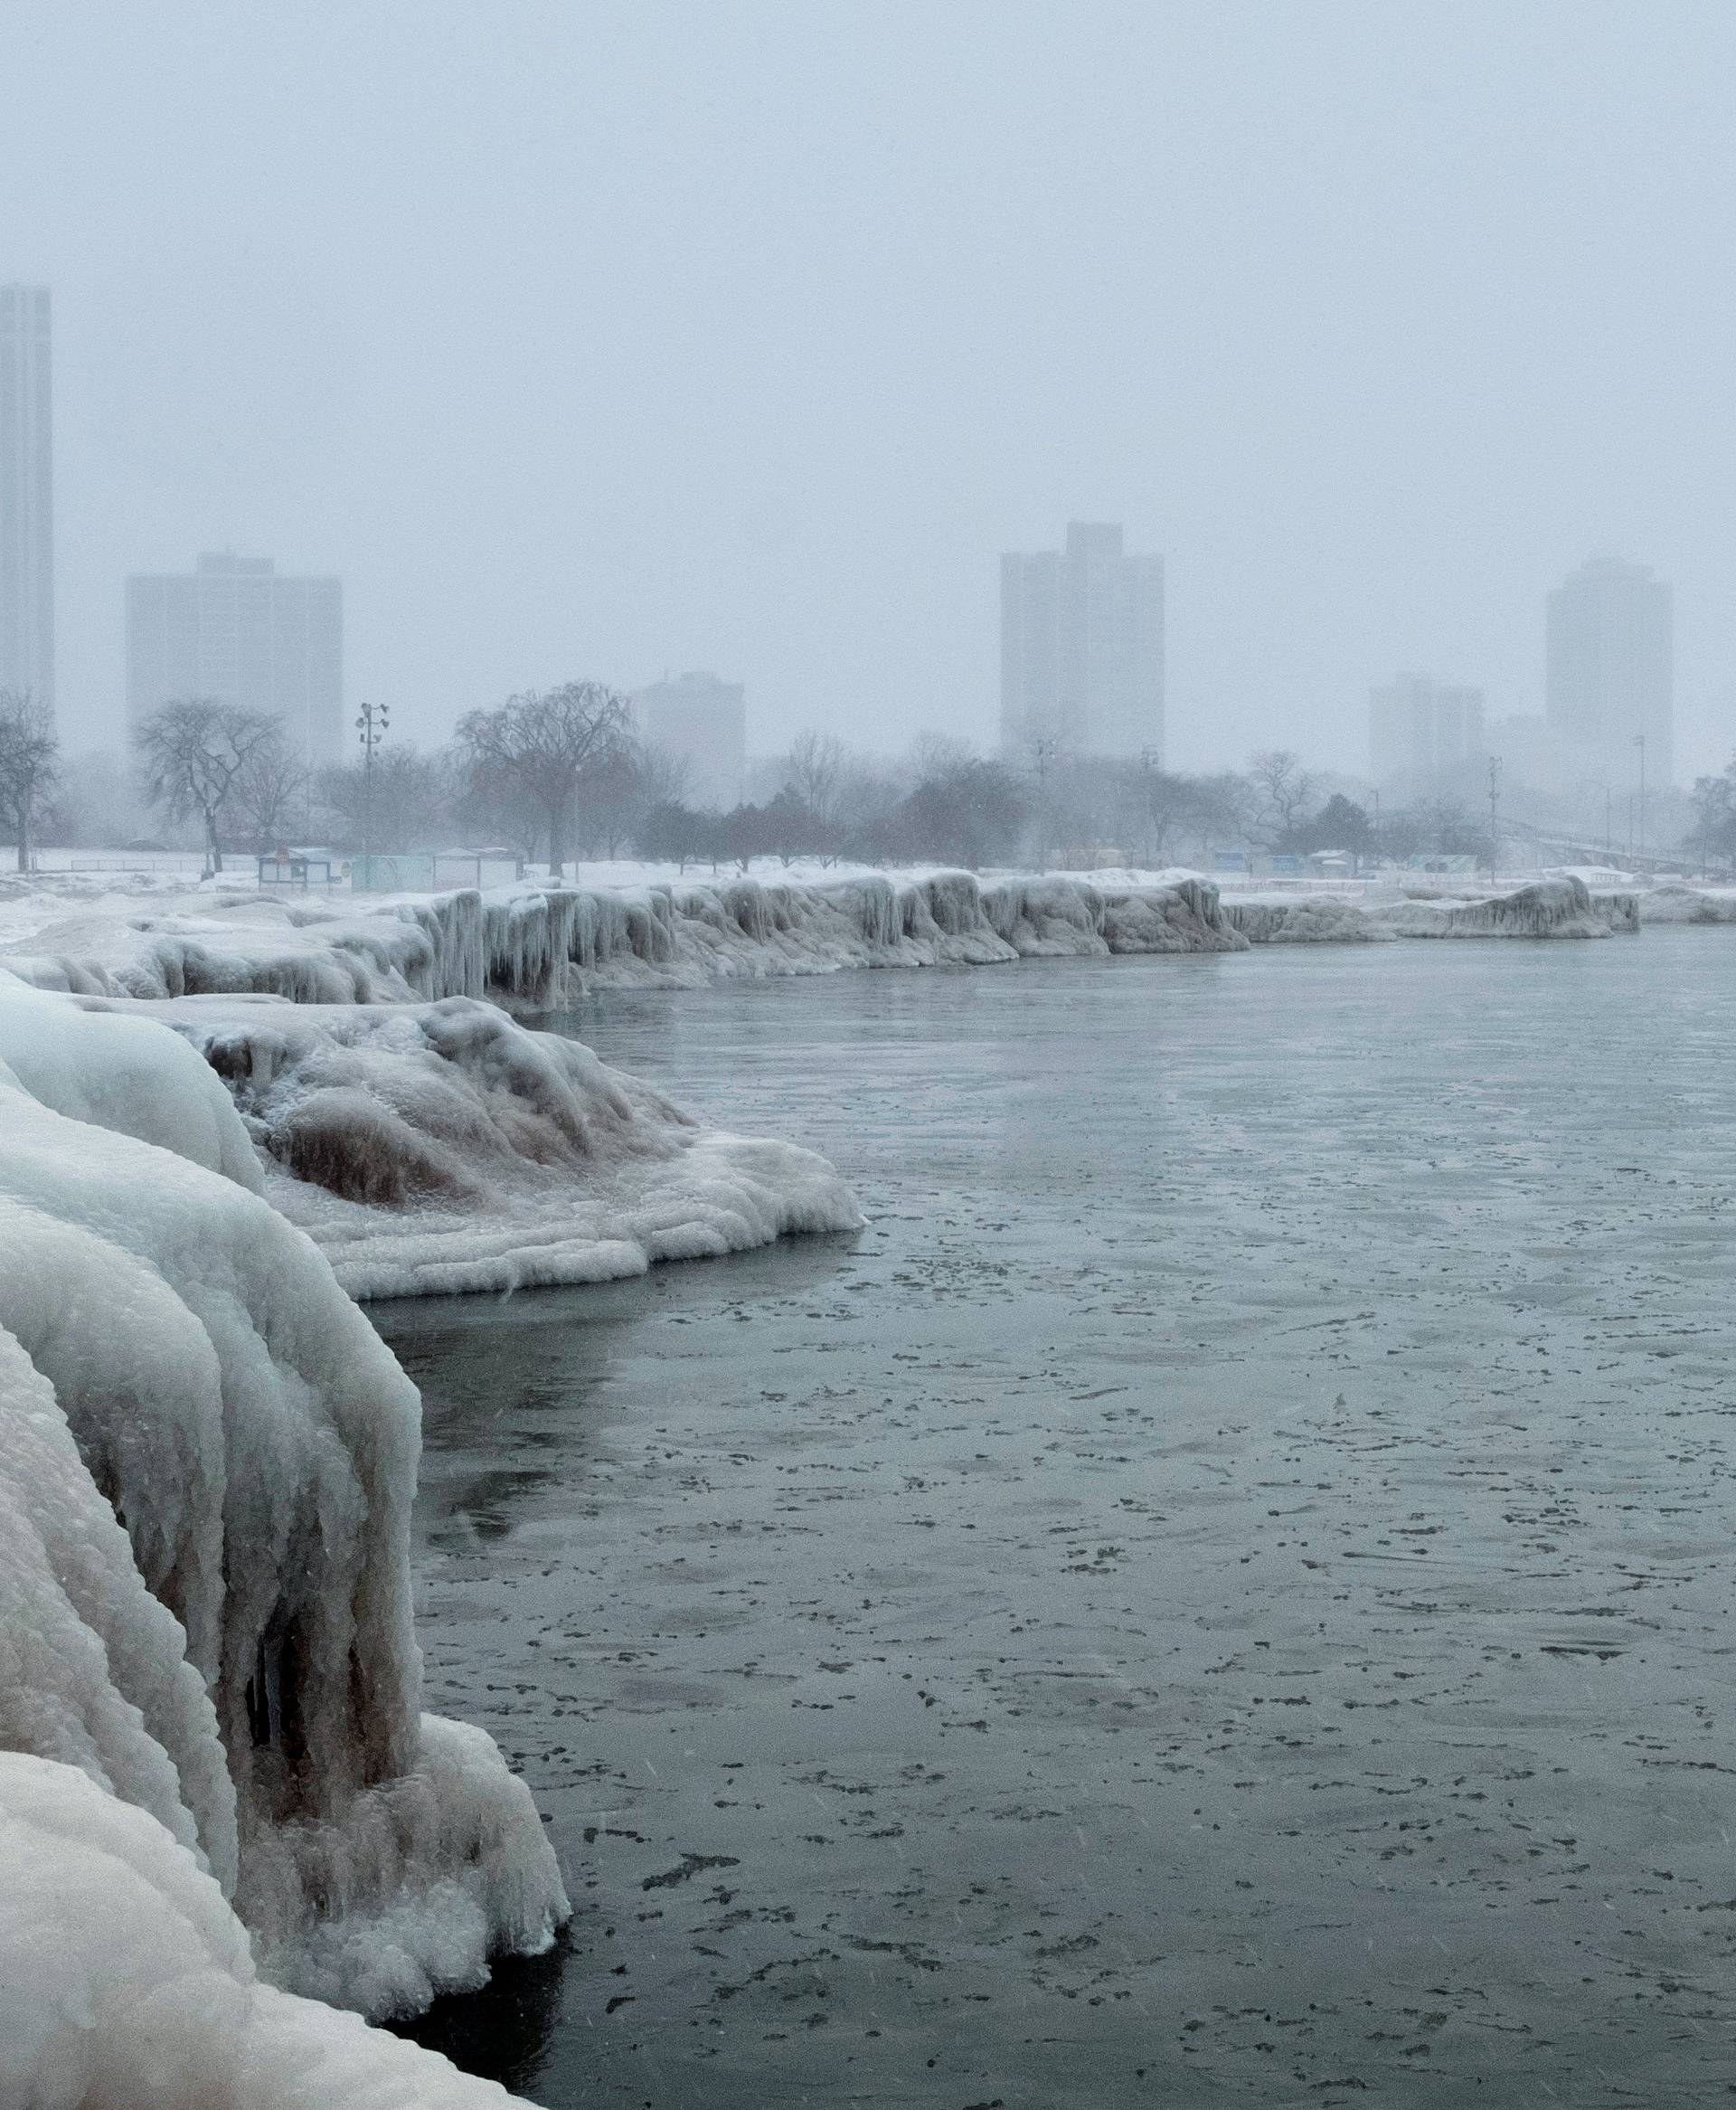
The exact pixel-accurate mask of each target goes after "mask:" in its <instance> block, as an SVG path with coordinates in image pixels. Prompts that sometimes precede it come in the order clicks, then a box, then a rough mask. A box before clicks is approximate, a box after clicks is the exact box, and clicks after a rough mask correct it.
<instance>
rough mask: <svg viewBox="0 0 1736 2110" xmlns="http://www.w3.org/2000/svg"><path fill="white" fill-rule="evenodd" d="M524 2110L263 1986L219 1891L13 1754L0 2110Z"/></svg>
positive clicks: (143, 1834) (435, 2063) (170, 1840)
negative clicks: (502, 2108)
mask: <svg viewBox="0 0 1736 2110" xmlns="http://www.w3.org/2000/svg"><path fill="white" fill-rule="evenodd" d="M515 2100H516V2098H515V2097H513V2096H508V2095H507V2094H506V2092H505V2089H503V2088H500V2087H498V2086H495V2084H494V2083H493V2082H492V2081H481V2080H476V2079H474V2078H473V2077H470V2076H469V2075H467V2074H461V2073H459V2072H458V2070H457V2069H456V2068H455V2067H452V2066H451V2065H449V2064H448V2062H447V2061H446V2060H445V2059H444V2058H439V2056H438V2055H437V2054H435V2053H433V2052H430V2051H424V2050H422V2049H421V2048H420V2047H418V2046H416V2045H412V2044H407V2043H405V2042H404V2041H402V2040H401V2039H399V2038H397V2037H393V2036H390V2035H388V2034H387V2033H386V2032H385V2031H383V2030H371V2029H369V2028H368V2027H367V2025H366V2024H365V2023H364V2022H363V2021H362V2020H361V2019H360V2018H359V2017H358V2016H356V2015H354V2014H343V2013H340V2012H338V2011H335V2009H333V2008H330V2007H327V2006H324V2005H322V2004H321V2003H319V2002H317V2001H310V2000H306V1999H297V1998H296V1997H294V1996H293V1995H291V1994H288V1993H286V1992H281V1991H280V1990H278V1988H276V1987H274V1986H271V1985H269V1984H265V1983H262V1982H260V1981H259V1977H258V1976H257V1974H256V1973H255V1969H254V1963H253V1957H252V1954H251V1952H250V1944H249V1942H248V1935H247V1930H246V1928H245V1927H244V1926H243V1925H241V1921H240V1920H239V1919H238V1918H237V1917H236V1916H235V1914H234V1913H233V1911H232V1910H231V1907H230V1906H229V1903H228V1900H227V1899H226V1898H225V1897H224V1896H223V1892H222V1887H221V1886H220V1885H219V1884H218V1883H217V1881H216V1880H215V1879H214V1878H213V1877H212V1874H211V1873H210V1871H209V1870H208V1869H205V1868H203V1867H201V1865H200V1863H199V1861H198V1859H197V1858H196V1857H195V1855H194V1854H193V1852H192V1851H190V1850H189V1849H188V1847H187V1846H186V1845H185V1843H184V1841H182V1840H179V1839H177V1838H176V1837H175V1836H174V1835H173V1833H172V1831H171V1830H170V1829H169V1828H167V1827H165V1825H164V1824H163V1823H162V1822H161V1821H159V1820H158V1819H157V1818H156V1816H154V1815H153V1814H152V1813H151V1812H150V1811H149V1810H148V1809H146V1808H145V1807H143V1806H140V1805H138V1804H137V1803H133V1802H127V1801H125V1800H123V1799H121V1798H120V1797H119V1796H118V1795H116V1794H112V1793H104V1792H103V1790H102V1787H101V1786H100V1785H99V1783H98V1782H97V1781H96V1780H95V1779H94V1778H93V1777H92V1776H91V1775H90V1774H89V1773H88V1772H87V1771H85V1770H82V1769H80V1767H79V1766H78V1765H69V1764H59V1763H54V1762H52V1761H49V1760H45V1759H42V1758H39V1757H33V1756H24V1755H19V1754H17V1753H16V1752H15V1751H7V1750H3V1749H0V2110H340V2106H341V2110H363V2106H365V2110H488V2106H489V2105H506V2104H510V2103H512V2102H514V2101H515Z"/></svg>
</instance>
